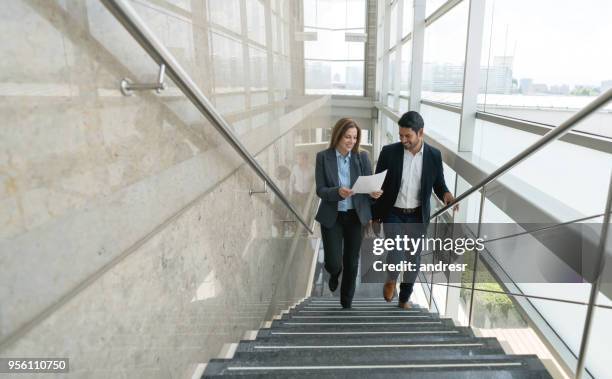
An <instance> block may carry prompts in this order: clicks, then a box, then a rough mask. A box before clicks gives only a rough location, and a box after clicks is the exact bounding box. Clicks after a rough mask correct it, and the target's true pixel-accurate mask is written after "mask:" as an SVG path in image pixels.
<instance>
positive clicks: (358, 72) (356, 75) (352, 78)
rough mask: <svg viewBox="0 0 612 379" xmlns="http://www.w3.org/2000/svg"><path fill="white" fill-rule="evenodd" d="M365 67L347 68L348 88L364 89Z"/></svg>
mask: <svg viewBox="0 0 612 379" xmlns="http://www.w3.org/2000/svg"><path fill="white" fill-rule="evenodd" d="M363 75H364V74H363V66H346V88H347V89H362V88H363V80H364V79H363Z"/></svg>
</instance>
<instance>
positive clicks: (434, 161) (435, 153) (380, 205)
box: [373, 142, 449, 224]
mask: <svg viewBox="0 0 612 379" xmlns="http://www.w3.org/2000/svg"><path fill="white" fill-rule="evenodd" d="M423 143H424V144H425V146H424V147H423V170H422V174H421V206H422V210H421V213H422V215H423V223H424V224H428V223H429V215H430V212H431V209H430V205H429V198H430V197H431V192H432V190H433V192H435V194H436V196H437V197H438V198H439V199H440V200H443V197H444V193H446V192H449V191H448V188H447V187H446V183H445V182H444V171H443V168H442V155H441V154H440V150H438V149H436V148H435V147H432V146H429V145H428V144H426V143H425V142H423ZM403 169H404V145H402V143H401V142H396V143H393V144H391V145H386V146H384V147H383V148H382V151H381V152H380V156H379V157H378V163H377V164H376V173H379V172H381V171H384V170H388V171H387V176H386V177H385V181H384V183H383V187H382V190H383V194H382V196H381V197H379V198H378V200H376V203H375V204H374V207H373V208H374V218H375V219H384V218H385V216H387V215H388V214H389V212H390V211H391V208H393V205H394V204H395V201H396V200H397V195H398V193H399V190H400V186H401V184H402V171H403Z"/></svg>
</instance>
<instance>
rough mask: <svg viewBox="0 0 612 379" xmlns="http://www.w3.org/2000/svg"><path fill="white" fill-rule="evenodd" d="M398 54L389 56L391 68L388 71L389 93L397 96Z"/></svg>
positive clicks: (393, 53) (392, 53)
mask: <svg viewBox="0 0 612 379" xmlns="http://www.w3.org/2000/svg"><path fill="white" fill-rule="evenodd" d="M396 56H397V54H396V53H395V51H393V52H391V53H390V54H389V68H388V70H387V92H389V93H391V94H395V85H396V84H397V82H396V80H395V69H396V67H397V59H396Z"/></svg>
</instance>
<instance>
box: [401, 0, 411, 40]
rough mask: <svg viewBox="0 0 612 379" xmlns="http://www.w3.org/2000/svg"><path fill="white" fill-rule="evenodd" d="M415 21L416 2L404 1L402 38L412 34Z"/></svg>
mask: <svg viewBox="0 0 612 379" xmlns="http://www.w3.org/2000/svg"><path fill="white" fill-rule="evenodd" d="M413 21H414V1H413V0H404V11H403V14H402V37H404V36H406V35H407V34H408V33H411V32H412V24H413Z"/></svg>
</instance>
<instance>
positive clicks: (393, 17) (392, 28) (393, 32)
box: [389, 1, 398, 49]
mask: <svg viewBox="0 0 612 379" xmlns="http://www.w3.org/2000/svg"><path fill="white" fill-rule="evenodd" d="M397 3H398V2H397V1H396V2H394V3H393V5H391V11H390V13H389V48H390V49H391V48H393V46H395V44H396V43H397Z"/></svg>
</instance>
